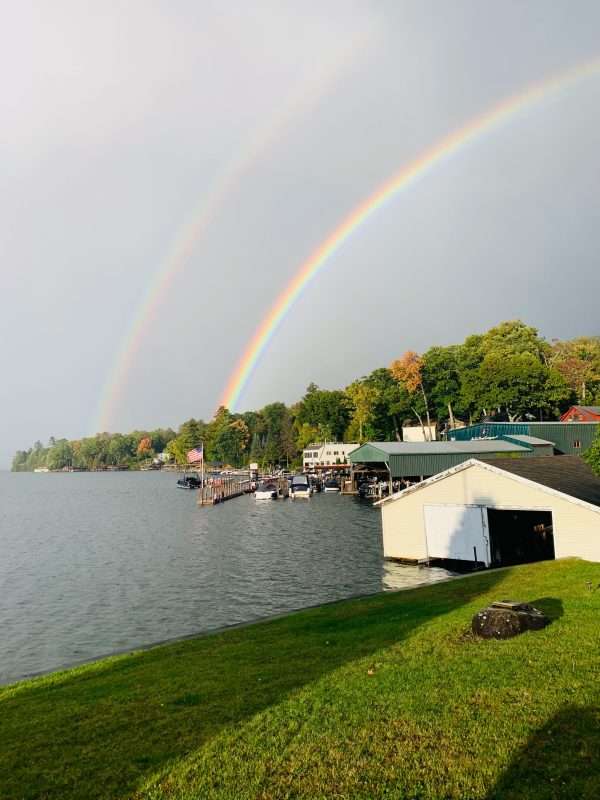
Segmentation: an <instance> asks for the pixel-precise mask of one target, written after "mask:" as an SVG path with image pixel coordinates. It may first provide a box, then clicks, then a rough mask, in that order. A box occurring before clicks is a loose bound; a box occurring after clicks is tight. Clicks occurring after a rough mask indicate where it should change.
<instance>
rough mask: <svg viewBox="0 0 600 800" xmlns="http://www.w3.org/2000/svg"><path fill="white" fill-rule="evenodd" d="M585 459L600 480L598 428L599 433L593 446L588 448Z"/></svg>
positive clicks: (599, 438) (599, 435)
mask: <svg viewBox="0 0 600 800" xmlns="http://www.w3.org/2000/svg"><path fill="white" fill-rule="evenodd" d="M583 458H584V459H585V460H586V461H587V463H588V464H589V465H590V467H591V468H592V471H593V472H594V473H595V474H596V475H597V476H598V477H599V478H600V428H598V433H597V434H596V438H595V439H594V441H593V442H592V444H591V446H590V447H588V449H587V450H586V451H585V453H584V454H583Z"/></svg>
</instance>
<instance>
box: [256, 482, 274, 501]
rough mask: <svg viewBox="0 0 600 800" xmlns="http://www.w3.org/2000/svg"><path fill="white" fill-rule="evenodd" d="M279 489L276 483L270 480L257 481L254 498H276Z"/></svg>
mask: <svg viewBox="0 0 600 800" xmlns="http://www.w3.org/2000/svg"><path fill="white" fill-rule="evenodd" d="M278 496H279V491H278V487H277V484H276V483H272V482H271V481H263V482H262V483H259V485H258V486H257V487H256V491H255V492H254V497H255V499H256V500H277V497H278Z"/></svg>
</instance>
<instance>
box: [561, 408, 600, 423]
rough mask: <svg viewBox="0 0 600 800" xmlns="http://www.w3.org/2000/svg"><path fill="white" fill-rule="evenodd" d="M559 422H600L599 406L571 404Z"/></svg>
mask: <svg viewBox="0 0 600 800" xmlns="http://www.w3.org/2000/svg"><path fill="white" fill-rule="evenodd" d="M560 421H561V422H600V406H571V408H570V409H569V410H568V411H565V413H564V414H563V415H562V417H561V418H560Z"/></svg>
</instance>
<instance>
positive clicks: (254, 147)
mask: <svg viewBox="0 0 600 800" xmlns="http://www.w3.org/2000/svg"><path fill="white" fill-rule="evenodd" d="M374 33H375V32H374V31H373V30H371V29H370V28H369V27H367V28H365V29H364V30H361V31H360V32H359V33H358V34H356V36H354V37H351V38H350V39H348V41H346V42H344V45H343V46H342V47H339V48H337V49H335V50H332V51H331V52H330V53H329V54H328V55H327V57H326V58H324V59H323V60H320V61H319V62H317V63H316V64H315V65H313V66H312V67H311V68H310V70H307V72H306V74H304V75H302V77H301V78H300V79H298V81H297V83H296V84H295V85H292V86H290V87H289V88H288V90H287V95H286V98H285V99H283V100H282V101H281V102H278V103H277V104H276V105H275V106H274V107H273V109H272V110H271V113H270V114H268V115H265V117H264V118H263V119H262V120H261V122H260V124H259V125H257V127H256V129H255V130H254V131H252V132H251V133H250V134H249V136H248V138H247V140H246V141H245V142H244V144H243V146H242V147H241V148H240V150H239V151H237V152H235V153H234V154H233V156H232V158H231V160H230V161H229V162H228V163H227V164H225V165H224V167H223V169H222V170H221V171H220V173H219V174H217V175H216V176H215V179H214V182H213V184H212V186H211V187H210V189H209V191H208V192H207V193H206V194H205V195H204V196H203V197H202V199H201V202H200V203H199V205H198V206H197V207H196V208H195V209H194V210H193V212H192V213H191V215H190V216H189V219H188V221H187V223H186V224H184V225H182V226H181V228H180V229H179V230H178V232H177V235H176V237H175V239H174V241H173V244H172V246H171V248H170V250H169V252H168V253H167V256H166V258H165V259H164V261H163V262H162V263H160V264H159V265H158V268H157V269H156V270H155V272H154V275H153V277H152V279H151V280H150V282H149V284H148V286H147V287H146V289H145V292H144V294H143V296H142V297H141V302H140V303H139V304H138V306H137V309H136V311H135V313H134V314H133V316H132V318H131V320H130V323H129V326H128V328H127V330H126V333H125V336H124V338H123V340H122V342H121V346H120V349H119V352H118V353H117V356H116V358H115V361H114V363H113V364H112V368H111V371H110V373H109V374H108V376H107V380H106V382H105V384H104V388H103V391H102V392H101V394H100V396H99V403H98V407H97V409H96V413H95V416H94V419H93V422H92V430H93V431H105V430H108V429H109V428H110V427H111V426H112V424H113V421H114V418H115V416H116V413H115V412H116V409H117V406H118V404H119V400H120V398H121V395H122V394H123V391H124V389H125V386H126V383H127V380H128V378H129V375H130V373H131V370H132V367H133V366H134V364H135V360H136V357H137V354H138V352H139V350H140V349H141V347H142V344H143V342H144V340H145V338H146V336H147V335H148V333H149V331H150V330H151V329H152V323H153V322H154V321H156V320H157V317H158V310H159V307H160V305H161V303H162V302H163V299H164V297H165V296H166V295H167V294H168V292H169V290H170V288H171V286H172V285H173V283H174V282H175V280H176V279H177V277H178V276H179V275H180V274H181V273H182V272H183V271H184V270H185V269H186V267H187V266H188V264H189V263H190V260H191V257H192V255H193V254H194V252H195V251H196V250H197V247H198V244H199V242H200V241H201V240H202V238H203V237H204V236H205V235H206V234H207V232H208V231H209V229H210V227H211V225H212V224H213V222H214V220H215V218H216V217H218V215H219V214H220V213H221V212H222V211H223V210H224V208H225V207H226V202H227V200H228V198H229V197H230V196H231V194H232V193H233V192H234V191H235V190H236V189H237V187H238V186H239V185H240V184H241V183H242V181H243V179H244V178H245V176H246V175H247V174H248V173H249V172H250V171H251V170H252V169H253V168H254V165H255V164H256V163H257V162H258V161H259V160H260V159H261V158H262V157H263V156H265V155H272V152H273V149H274V147H275V145H276V144H277V142H278V141H279V140H280V139H281V138H282V137H283V135H284V134H285V133H286V131H288V130H290V129H292V128H293V127H294V126H295V125H297V124H298V122H299V120H300V119H302V118H305V117H309V116H310V113H311V112H312V111H313V110H314V108H315V107H318V105H319V104H320V103H321V102H322V101H323V98H325V97H326V96H327V95H328V94H329V93H330V92H331V91H332V90H333V89H334V87H335V86H336V85H337V83H338V82H339V81H340V80H341V79H342V77H343V76H344V74H345V73H346V71H347V69H348V68H349V67H350V66H351V65H353V64H354V63H355V62H356V60H357V58H359V56H360V54H361V53H362V52H363V51H365V50H366V51H367V52H368V47H367V46H369V47H370V46H371V44H374V43H375V35H374Z"/></svg>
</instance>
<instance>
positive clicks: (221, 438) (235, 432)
mask: <svg viewBox="0 0 600 800" xmlns="http://www.w3.org/2000/svg"><path fill="white" fill-rule="evenodd" d="M249 438H250V435H249V432H248V426H247V425H246V423H245V422H244V420H242V419H234V420H233V421H232V422H229V423H227V424H226V425H223V426H221V427H220V428H219V430H218V431H217V433H216V435H215V437H214V439H213V441H212V452H213V455H214V457H215V458H216V460H217V461H223V462H225V463H227V464H233V465H235V466H240V464H241V462H242V454H243V453H245V451H246V448H247V446H248V441H249Z"/></svg>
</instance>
